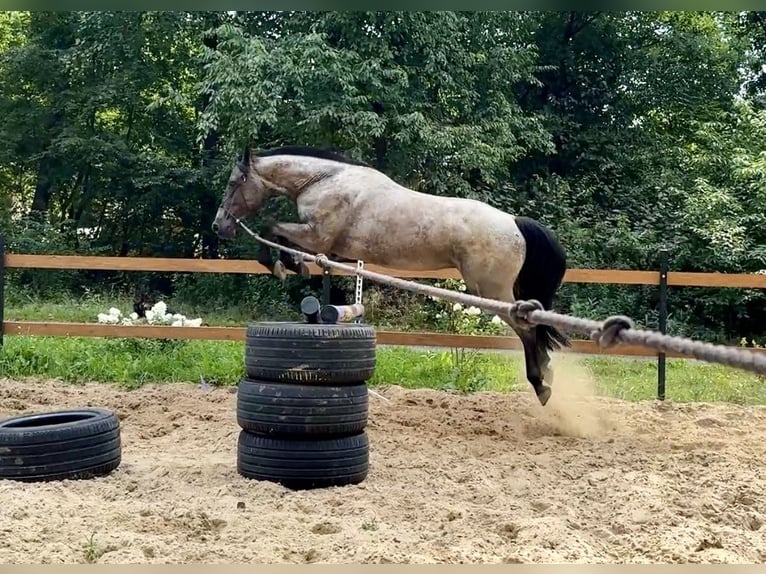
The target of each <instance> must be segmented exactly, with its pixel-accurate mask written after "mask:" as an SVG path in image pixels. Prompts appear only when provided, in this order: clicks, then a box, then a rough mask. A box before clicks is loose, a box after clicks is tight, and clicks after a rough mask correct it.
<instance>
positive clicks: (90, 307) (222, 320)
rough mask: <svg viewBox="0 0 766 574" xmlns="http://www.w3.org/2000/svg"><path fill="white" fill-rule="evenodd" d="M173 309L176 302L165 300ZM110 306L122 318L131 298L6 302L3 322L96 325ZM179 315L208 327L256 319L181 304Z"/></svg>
mask: <svg viewBox="0 0 766 574" xmlns="http://www.w3.org/2000/svg"><path fill="white" fill-rule="evenodd" d="M167 303H168V305H169V306H170V307H171V308H173V307H174V306H175V305H176V303H174V302H171V301H167ZM110 307H117V308H118V309H119V310H120V311H122V313H123V315H130V313H132V312H133V299H132V298H130V297H128V296H125V295H118V296H114V297H107V296H104V295H99V294H96V295H89V296H86V297H81V298H73V297H67V296H63V297H61V298H59V299H39V298H24V299H20V298H18V297H17V298H14V299H10V300H9V301H6V307H5V320H6V321H57V322H58V321H63V322H73V323H95V322H96V321H97V320H98V314H99V313H106V312H107V311H108V310H109V308H110ZM179 307H180V313H181V314H183V315H185V316H186V317H188V318H190V319H194V318H196V317H202V320H203V321H204V322H205V323H207V324H208V325H215V326H238V325H242V324H243V323H246V322H248V321H253V320H256V319H258V317H257V316H256V315H255V314H253V313H247V312H245V311H244V310H243V309H241V308H238V307H236V306H231V307H229V308H223V309H221V308H219V309H215V310H212V311H211V310H210V309H203V308H201V307H199V306H196V305H189V304H181V305H179Z"/></svg>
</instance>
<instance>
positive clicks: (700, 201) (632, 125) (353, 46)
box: [0, 11, 766, 337]
mask: <svg viewBox="0 0 766 574" xmlns="http://www.w3.org/2000/svg"><path fill="white" fill-rule="evenodd" d="M764 55H766V16H764V13H762V12H747V13H732V12H721V13H719V12H445V11H441V12H362V11H356V12H290V11H284V12H29V13H26V12H7V13H4V14H2V15H0V189H1V190H2V203H1V204H0V220H1V221H2V222H3V227H4V229H5V232H6V235H7V236H8V241H9V245H10V246H11V248H12V249H15V250H18V251H33V250H36V251H38V252H39V251H46V250H47V251H54V250H55V251H56V252H101V253H112V254H120V255H130V254H142V255H162V256H187V257H188V256H193V255H196V254H202V255H203V256H206V257H217V256H220V255H227V256H234V257H236V256H247V255H248V254H251V253H252V249H253V246H252V245H248V244H247V242H243V241H239V242H235V243H226V244H220V245H219V243H218V241H217V239H216V238H215V236H214V235H213V234H212V233H211V231H210V222H211V220H212V217H213V216H214V212H215V208H216V206H217V204H218V201H219V199H220V196H221V193H222V191H223V185H224V182H225V178H226V176H227V174H228V171H229V170H230V168H231V164H232V162H233V161H234V159H235V157H236V154H237V153H238V152H239V151H240V150H241V148H242V146H243V145H244V144H245V143H253V144H254V145H256V146H259V147H271V146H277V145H284V144H309V145H316V146H333V147H337V148H341V149H344V150H346V151H347V153H349V155H351V156H353V157H355V158H357V159H362V160H365V161H367V162H369V163H371V164H372V165H374V166H375V167H377V168H378V169H380V170H382V171H384V172H386V173H387V174H389V175H390V176H391V177H393V178H395V179H397V180H398V181H400V182H401V183H403V184H405V185H408V186H410V187H413V188H415V189H419V190H422V191H425V192H428V193H435V194H449V195H459V196H464V197H474V198H477V199H481V200H484V201H487V202H489V203H491V204H493V205H495V206H497V207H500V208H501V209H506V210H508V211H511V212H515V213H523V214H526V215H530V216H533V217H536V218H539V219H541V220H542V221H544V222H545V223H548V224H549V225H551V226H553V227H554V229H555V230H556V232H557V233H558V234H559V236H560V237H561V239H562V241H563V243H564V244H565V246H566V248H567V251H568V253H569V258H570V264H571V265H572V266H587V267H620V268H640V269H651V268H656V265H657V264H658V260H657V255H658V251H659V249H660V248H667V249H669V250H670V253H671V260H672V267H673V268H674V269H679V270H704V271H727V272H754V271H758V270H760V269H763V268H765V267H766V247H764V246H766V235H765V234H766V231H764V230H765V229H766V221H764V219H765V218H766V216H765V215H764V210H763V208H762V206H763V205H766V186H765V183H764V182H765V179H764V178H766V155H764V151H763V143H762V142H763V141H765V140H764V136H766V106H764V102H766V100H765V99H764V86H765V85H766V74H764V71H763V67H762V61H763V57H764ZM275 209H276V210H277V211H278V212H279V214H280V216H289V213H290V210H289V206H287V205H285V204H284V203H282V204H279V203H278V204H277V205H276V206H275ZM52 244H55V248H54V247H53V246H52ZM107 276H108V275H105V274H80V275H78V276H76V277H75V278H74V279H73V282H74V283H76V284H77V285H78V286H80V284H81V283H82V284H84V283H83V282H85V283H87V282H88V281H90V282H91V283H93V282H96V283H97V282H101V281H104V280H105V278H106V277H107ZM167 279H168V281H169V282H170V283H169V285H167V286H166V288H167V289H170V288H172V286H173V285H174V286H175V287H176V288H180V289H186V292H187V293H196V294H197V295H199V294H210V293H213V294H217V295H219V296H226V294H229V295H231V294H233V293H234V291H233V289H234V285H237V288H242V287H243V286H244V285H245V284H244V283H242V282H243V281H247V280H246V279H244V278H238V279H236V280H232V279H225V280H223V279H221V280H219V279H212V278H209V277H208V278H193V279H192V278H188V277H183V278H173V277H169V278H167ZM228 284H230V286H229V287H227V285H228ZM265 285H266V283H263V282H262V283H259V286H260V287H259V288H263V289H267V287H265ZM269 285H270V286H269V287H268V289H269V290H272V287H273V286H271V284H269ZM59 287H60V286H59ZM57 288H58V287H57ZM277 291H278V290H276V289H273V290H272V291H271V292H272V294H273V293H275V292H277ZM264 293H265V291H264ZM232 296H233V295H232ZM202 297H207V295H202ZM651 297H652V295H651V293H649V292H647V291H646V290H641V289H638V290H634V291H633V292H631V293H630V294H629V293H627V292H625V291H624V290H622V289H621V288H617V287H609V286H606V287H599V286H577V287H575V286H567V287H566V289H565V290H564V293H563V296H562V301H561V304H562V306H563V308H564V309H565V310H568V309H569V310H578V311H579V312H586V313H589V314H593V313H597V314H600V315H603V314H606V313H614V312H618V311H619V312H625V313H629V314H631V315H633V316H636V317H637V318H639V319H640V320H642V319H645V322H646V323H647V324H649V325H650V326H652V321H653V318H652V317H650V316H647V317H644V313H645V312H646V310H647V308H650V307H651V305H652V304H653V300H652V299H651ZM764 302H765V300H764V297H763V295H762V294H761V293H759V292H749V291H748V292H743V291H732V292H728V291H725V290H721V291H720V292H719V291H716V292H712V291H706V292H705V293H704V294H700V293H697V292H689V293H687V292H685V291H682V290H676V291H674V300H673V301H672V304H673V306H674V307H673V308H674V309H675V310H676V311H675V315H674V318H673V321H674V322H673V325H674V328H675V329H676V330H677V331H679V332H687V333H697V334H702V335H704V336H708V337H739V336H740V335H745V336H755V335H760V334H762V331H763V327H762V326H761V325H763V324H764V319H766V311H764Z"/></svg>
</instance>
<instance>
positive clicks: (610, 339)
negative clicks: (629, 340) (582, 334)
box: [590, 315, 633, 349]
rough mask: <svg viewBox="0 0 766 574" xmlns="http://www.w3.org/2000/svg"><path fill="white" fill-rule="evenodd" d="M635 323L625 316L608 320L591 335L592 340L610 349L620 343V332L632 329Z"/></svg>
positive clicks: (615, 316) (617, 316)
mask: <svg viewBox="0 0 766 574" xmlns="http://www.w3.org/2000/svg"><path fill="white" fill-rule="evenodd" d="M632 328H633V321H632V320H631V319H630V317H626V316H624V315H614V316H612V317H609V318H607V319H606V320H605V321H604V322H603V323H602V324H601V327H600V328H598V329H596V330H595V331H593V332H592V333H591V334H590V338H591V339H592V340H593V341H595V342H596V343H598V344H599V346H601V347H604V348H605V349H608V348H609V347H613V346H614V345H616V344H617V343H618V342H619V341H618V339H619V336H620V332H621V331H623V330H624V329H632Z"/></svg>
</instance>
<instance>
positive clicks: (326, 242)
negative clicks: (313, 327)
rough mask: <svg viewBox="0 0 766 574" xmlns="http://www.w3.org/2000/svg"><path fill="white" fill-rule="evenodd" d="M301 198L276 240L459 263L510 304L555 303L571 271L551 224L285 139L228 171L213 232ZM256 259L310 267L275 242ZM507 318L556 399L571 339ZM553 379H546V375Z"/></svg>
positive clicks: (393, 259) (544, 395)
mask: <svg viewBox="0 0 766 574" xmlns="http://www.w3.org/2000/svg"><path fill="white" fill-rule="evenodd" d="M273 196H285V197H287V198H289V199H290V200H291V201H293V202H295V204H296V207H297V211H298V217H299V219H300V223H286V222H278V223H275V224H274V225H273V226H271V229H270V234H271V235H270V237H273V238H275V240H276V241H279V242H280V243H281V244H284V245H293V246H297V247H298V248H299V249H301V250H303V251H306V252H311V253H314V254H319V253H323V254H325V255H327V256H328V257H330V258H332V259H336V260H341V261H356V260H359V259H361V260H363V261H364V262H365V263H372V264H376V265H380V266H383V267H393V268H399V269H408V270H435V269H445V268H453V267H454V268H457V269H458V271H459V272H460V274H461V276H462V277H463V280H464V281H465V284H466V288H467V291H468V292H469V293H472V294H474V295H477V296H480V297H487V298H490V299H497V300H501V301H506V302H509V303H512V302H514V301H516V300H520V299H524V300H529V299H537V300H538V301H540V303H542V305H543V307H544V308H545V309H551V307H552V305H553V298H554V296H555V293H556V291H557V290H558V288H559V287H560V285H561V282H562V279H563V277H564V273H565V271H566V255H565V253H564V250H563V248H562V247H561V245H560V243H559V242H558V240H557V239H556V237H555V236H554V234H553V233H552V231H551V230H550V229H548V228H547V227H545V226H544V225H542V224H541V223H540V222H538V221H536V220H534V219H531V218H528V217H522V216H517V215H511V214H509V213H506V212H504V211H501V210H499V209H496V208H494V207H491V206H490V205H487V204H486V203H483V202H480V201H476V200H473V199H465V198H458V197H444V196H437V195H431V194H427V193H422V192H418V191H415V190H412V189H409V188H407V187H404V186H402V185H399V184H398V183H396V182H395V181H394V180H392V179H391V178H389V177H388V176H386V175H385V174H383V173H381V172H380V171H378V170H376V169H373V168H372V167H370V166H367V165H366V164H363V163H360V162H356V161H352V160H350V159H348V158H346V157H345V156H343V155H342V154H340V153H335V152H332V151H328V150H321V149H314V148H310V147H302V146H288V147H282V148H277V149H272V150H266V151H261V152H258V153H255V154H253V153H251V150H250V147H249V146H248V147H246V148H245V150H244V152H243V153H242V156H241V158H239V159H238V160H237V161H236V162H235V164H234V167H233V168H232V170H231V175H230V177H229V180H228V183H227V185H226V189H225V191H224V194H223V198H222V201H221V204H220V206H219V208H218V211H217V213H216V216H215V220H214V221H213V224H212V230H213V232H214V233H216V234H217V235H218V236H219V237H220V238H221V239H233V238H234V237H235V236H236V234H237V232H238V231H239V225H238V224H237V220H245V219H246V218H248V217H251V216H253V215H255V214H257V213H258V212H259V210H260V209H261V208H262V206H263V205H264V202H266V201H267V200H268V199H269V198H270V197H273ZM258 260H259V261H260V262H261V263H262V264H263V265H265V266H266V267H267V268H268V269H270V270H271V272H272V274H274V275H275V276H277V277H279V278H281V279H284V273H285V269H290V270H292V271H294V272H295V273H301V274H307V273H308V269H307V267H306V265H305V263H304V262H303V261H302V260H298V259H295V258H293V257H292V256H289V255H287V254H285V253H284V252H281V253H280V256H279V259H278V260H277V261H276V262H275V261H274V260H273V258H272V256H271V252H270V250H268V249H262V250H261V252H260V254H259V256H258ZM504 320H505V321H506V323H507V324H508V325H509V326H510V327H511V328H512V329H513V330H514V331H515V332H516V334H517V335H518V336H519V338H520V340H521V343H522V346H523V348H524V359H525V368H526V376H527V380H528V381H529V383H530V384H531V385H532V388H533V389H534V391H535V394H536V395H537V398H538V400H539V402H540V404H541V405H543V406H544V405H545V404H546V403H547V402H548V400H549V399H550V397H551V387H550V384H551V379H552V371H551V369H550V368H549V363H550V356H549V354H548V351H549V350H550V351H554V350H556V349H560V348H562V347H564V346H570V345H571V343H570V341H569V338H568V337H567V336H566V335H564V333H562V332H561V331H559V330H558V329H556V328H554V327H550V326H547V325H529V324H525V323H521V322H518V323H517V322H516V321H514V320H513V319H511V318H507V319H505V318H504ZM546 379H547V380H548V384H545V382H544V381H545V380H546Z"/></svg>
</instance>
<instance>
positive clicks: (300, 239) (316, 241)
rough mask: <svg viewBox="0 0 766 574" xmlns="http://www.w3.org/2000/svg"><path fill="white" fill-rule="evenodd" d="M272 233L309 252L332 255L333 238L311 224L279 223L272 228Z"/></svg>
mask: <svg viewBox="0 0 766 574" xmlns="http://www.w3.org/2000/svg"><path fill="white" fill-rule="evenodd" d="M271 233H273V234H274V235H278V236H280V237H283V238H285V239H287V240H288V241H289V242H291V243H293V244H296V245H298V246H299V247H301V248H302V249H305V250H307V251H312V252H314V253H324V254H325V255H328V256H329V255H330V253H329V251H330V249H331V248H332V244H333V238H330V237H327V236H325V235H322V234H320V233H318V232H317V230H316V228H314V226H312V225H311V224H309V223H277V224H275V225H274V226H273V227H272V228H271Z"/></svg>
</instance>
